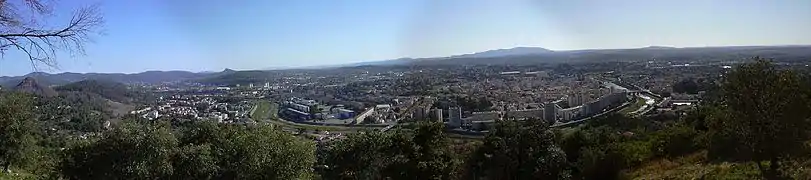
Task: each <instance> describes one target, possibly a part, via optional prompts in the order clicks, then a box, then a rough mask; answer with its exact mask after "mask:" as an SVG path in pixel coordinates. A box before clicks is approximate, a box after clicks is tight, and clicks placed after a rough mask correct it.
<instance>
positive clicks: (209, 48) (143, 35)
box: [0, 0, 811, 76]
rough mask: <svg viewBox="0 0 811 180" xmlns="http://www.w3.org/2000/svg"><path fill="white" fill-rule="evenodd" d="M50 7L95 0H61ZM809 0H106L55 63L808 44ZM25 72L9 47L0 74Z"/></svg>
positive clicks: (192, 63)
mask: <svg viewBox="0 0 811 180" xmlns="http://www.w3.org/2000/svg"><path fill="white" fill-rule="evenodd" d="M58 3H61V4H58V6H56V7H55V8H54V9H55V10H56V11H57V12H56V13H61V14H65V13H68V10H70V9H72V8H73V7H76V6H79V5H81V4H87V3H92V1H77V2H74V1H71V2H58ZM807 7H811V1H792V0H778V1H768V0H743V1H735V0H708V1H706V0H686V1H675V0H674V1H634V0H618V1H610V2H609V1H598V0H572V1H552V0H534V1H533V0H492V1H491V0H481V1H474V2H471V1H464V0H449V1H439V2H436V1H428V0H415V1H410V0H392V1H380V2H378V1H361V0H349V1H340V2H338V1H326V0H324V1H316V0H313V1H305V0H302V1H259V0H249V1H243V2H222V1H213V0H203V1H171V2H164V1H159V0H148V1H133V2H120V1H102V3H101V10H102V13H103V16H104V17H105V19H106V22H107V23H106V26H105V27H104V28H103V29H104V33H105V35H103V36H100V37H96V38H95V39H94V43H92V44H88V45H87V47H86V51H87V55H85V56H77V57H71V56H69V55H66V54H64V55H60V56H58V59H57V60H58V62H59V65H60V66H59V68H60V69H58V70H49V69H41V70H43V71H45V72H48V73H60V72H79V73H86V72H101V73H109V72H120V73H137V72H143V71H150V70H162V71H165V70H183V71H192V72H201V71H221V70H222V69H225V68H231V69H266V68H274V67H289V68H295V67H311V66H323V65H338V64H351V63H358V62H369V61H380V60H388V59H398V58H406V57H410V58H424V57H444V56H451V55H460V54H470V53H474V52H482V51H487V50H494V49H508V48H513V47H541V48H546V49H550V50H555V51H561V50H579V49H627V48H642V47H648V46H670V47H708V46H772V45H806V44H811V35H808V34H806V33H805V32H811V12H809V11H807V9H806V8H807ZM30 72H32V69H31V67H30V62H29V61H28V60H27V59H26V58H24V56H22V54H20V53H19V52H15V50H14V49H9V50H8V51H7V53H6V54H5V55H4V56H3V58H2V59H0V76H10V75H11V76H17V75H24V74H28V73H30Z"/></svg>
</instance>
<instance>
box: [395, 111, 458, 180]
mask: <svg viewBox="0 0 811 180" xmlns="http://www.w3.org/2000/svg"><path fill="white" fill-rule="evenodd" d="M444 128H445V127H444V125H443V124H442V123H437V122H420V123H417V127H416V129H414V132H413V133H412V134H410V136H409V135H405V134H404V133H403V132H402V131H398V132H396V133H397V134H395V136H394V142H395V143H394V144H395V146H394V149H392V150H393V151H394V152H395V153H396V154H395V156H394V157H395V158H394V159H395V160H396V161H395V164H394V165H393V166H392V168H389V170H390V171H391V172H396V173H389V175H390V177H392V178H393V179H451V178H453V177H455V172H456V170H457V169H456V168H457V166H458V165H459V163H460V162H459V161H458V159H457V158H456V155H455V154H454V153H453V152H452V150H451V149H450V147H451V144H450V143H449V139H448V137H447V136H446V135H445V132H444V130H445V129H444Z"/></svg>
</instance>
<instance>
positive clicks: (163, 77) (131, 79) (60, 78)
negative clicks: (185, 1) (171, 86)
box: [0, 69, 235, 87]
mask: <svg viewBox="0 0 811 180" xmlns="http://www.w3.org/2000/svg"><path fill="white" fill-rule="evenodd" d="M232 72H235V71H234V70H231V69H225V70H224V71H222V72H215V73H193V72H188V71H146V72H141V73H135V74H124V73H70V72H68V73H59V74H50V73H44V72H34V73H29V74H26V75H24V76H11V77H9V76H3V77H0V86H3V87H14V86H15V85H16V84H18V83H20V82H21V81H22V80H23V79H24V78H26V77H35V78H37V80H39V83H40V84H42V85H44V86H59V85H65V84H68V83H73V82H78V81H83V80H88V79H94V80H106V81H113V82H119V83H125V84H133V83H146V84H157V83H165V82H179V81H188V80H195V79H203V78H207V77H212V76H219V75H222V74H227V73H232Z"/></svg>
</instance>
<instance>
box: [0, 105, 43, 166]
mask: <svg viewBox="0 0 811 180" xmlns="http://www.w3.org/2000/svg"><path fill="white" fill-rule="evenodd" d="M33 109H34V106H33V101H32V97H30V96H26V95H25V94H21V93H7V94H2V95H0V165H2V168H3V171H4V172H9V171H10V168H11V167H12V166H22V165H24V164H25V163H27V162H28V161H29V160H31V158H34V156H36V152H35V151H36V150H37V149H38V148H37V145H36V143H37V136H36V132H37V128H36V122H35V120H34V117H33V114H32V112H31V111H33Z"/></svg>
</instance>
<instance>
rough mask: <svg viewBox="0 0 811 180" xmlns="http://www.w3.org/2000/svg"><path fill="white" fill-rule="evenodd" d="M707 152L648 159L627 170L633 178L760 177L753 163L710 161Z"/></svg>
mask: <svg viewBox="0 0 811 180" xmlns="http://www.w3.org/2000/svg"><path fill="white" fill-rule="evenodd" d="M706 157H707V152H706V151H700V152H697V153H693V154H689V155H685V156H681V157H678V158H675V159H668V158H661V159H655V160H651V161H648V162H646V163H644V164H643V165H642V166H641V167H639V168H637V169H634V170H633V171H630V172H628V175H629V176H630V177H633V179H760V172H759V171H758V169H757V167H756V165H755V164H754V163H732V162H720V163H712V162H709V161H707V158H706Z"/></svg>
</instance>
